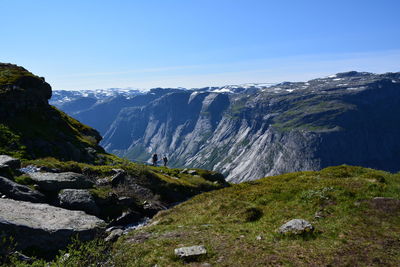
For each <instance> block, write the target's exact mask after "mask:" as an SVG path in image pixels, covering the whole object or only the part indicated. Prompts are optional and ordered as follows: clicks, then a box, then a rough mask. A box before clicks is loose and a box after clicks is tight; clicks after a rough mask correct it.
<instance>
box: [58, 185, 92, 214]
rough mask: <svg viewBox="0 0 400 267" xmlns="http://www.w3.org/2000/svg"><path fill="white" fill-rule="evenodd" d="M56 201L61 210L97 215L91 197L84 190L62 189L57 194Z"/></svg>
mask: <svg viewBox="0 0 400 267" xmlns="http://www.w3.org/2000/svg"><path fill="white" fill-rule="evenodd" d="M58 201H59V204H60V206H61V207H62V208H65V209H69V210H82V211H84V212H86V213H88V214H92V215H98V214H99V207H98V206H97V205H96V202H95V200H94V198H93V196H92V195H91V194H90V192H89V191H88V190H85V189H64V190H61V192H60V193H59V194H58Z"/></svg>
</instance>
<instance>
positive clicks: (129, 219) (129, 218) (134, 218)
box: [109, 211, 143, 226]
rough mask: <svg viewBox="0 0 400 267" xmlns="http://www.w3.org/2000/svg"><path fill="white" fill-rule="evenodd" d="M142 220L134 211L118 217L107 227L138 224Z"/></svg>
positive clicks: (140, 215) (141, 216)
mask: <svg viewBox="0 0 400 267" xmlns="http://www.w3.org/2000/svg"><path fill="white" fill-rule="evenodd" d="M142 218H143V215H142V214H140V213H139V212H136V211H126V212H124V213H123V214H122V215H121V216H120V217H118V218H117V219H115V220H113V221H112V222H111V223H110V224H109V226H115V225H127V224H133V223H137V222H139V221H140V220H141V219H142Z"/></svg>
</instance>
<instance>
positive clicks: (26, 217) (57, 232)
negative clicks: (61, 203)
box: [0, 199, 105, 253]
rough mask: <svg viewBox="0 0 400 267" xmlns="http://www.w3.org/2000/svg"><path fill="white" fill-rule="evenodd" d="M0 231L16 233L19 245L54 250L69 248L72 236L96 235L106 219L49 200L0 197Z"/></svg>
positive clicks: (27, 247)
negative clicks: (48, 201) (36, 201)
mask: <svg viewBox="0 0 400 267" xmlns="http://www.w3.org/2000/svg"><path fill="white" fill-rule="evenodd" d="M0 210H1V212H0V232H3V233H6V234H7V235H9V236H12V237H13V238H14V240H15V241H16V242H17V249H21V250H24V249H35V250H40V251H42V252H44V253H54V252H57V251H58V250H59V249H63V248H65V246H66V245H67V244H68V243H69V242H70V239H71V238H72V237H75V236H77V237H78V238H79V239H80V240H90V239H93V238H94V237H95V236H96V234H97V233H98V232H99V231H100V230H102V229H103V227H104V226H105V223H104V221H103V220H101V219H99V218H97V217H95V216H91V215H88V214H86V213H84V212H83V211H71V210H66V209H62V208H58V207H53V206H50V205H47V204H37V203H30V202H23V201H16V200H12V199H0Z"/></svg>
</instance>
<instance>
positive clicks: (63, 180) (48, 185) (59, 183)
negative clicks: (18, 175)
mask: <svg viewBox="0 0 400 267" xmlns="http://www.w3.org/2000/svg"><path fill="white" fill-rule="evenodd" d="M29 176H30V177H31V178H32V180H34V181H35V182H36V183H37V184H38V185H39V186H40V188H41V189H42V190H44V191H60V190H62V189H67V188H69V189H85V188H91V187H92V186H93V182H92V181H90V180H89V179H87V178H86V177H85V176H84V175H82V174H79V173H74V172H61V173H49V172H36V173H30V174H29Z"/></svg>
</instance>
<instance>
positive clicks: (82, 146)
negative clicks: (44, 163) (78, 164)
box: [0, 63, 104, 162]
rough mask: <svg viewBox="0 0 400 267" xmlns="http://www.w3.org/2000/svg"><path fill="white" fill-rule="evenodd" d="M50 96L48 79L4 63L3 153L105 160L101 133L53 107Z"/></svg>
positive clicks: (0, 84) (0, 67) (0, 81)
mask: <svg viewBox="0 0 400 267" xmlns="http://www.w3.org/2000/svg"><path fill="white" fill-rule="evenodd" d="M50 97H51V87H50V85H49V84H48V83H46V82H45V81H44V78H39V77H37V76H35V75H33V74H32V73H30V72H28V71H27V70H26V69H24V68H22V67H19V66H16V65H12V64H2V63H0V141H1V142H0V153H1V154H9V155H14V156H18V157H21V158H29V159H32V158H38V157H46V156H52V157H55V158H58V159H62V160H76V161H85V162H96V161H101V160H102V156H101V155H100V154H99V153H104V150H103V149H102V148H101V147H100V146H98V143H99V142H100V140H101V136H100V135H99V133H98V132H97V131H96V130H94V129H92V128H90V127H87V126H85V125H83V124H81V123H79V122H78V121H76V120H75V119H72V118H71V117H69V116H68V115H66V114H65V113H63V112H61V111H59V110H57V109H56V108H54V107H52V106H50V105H49V104H48V100H49V99H50Z"/></svg>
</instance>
